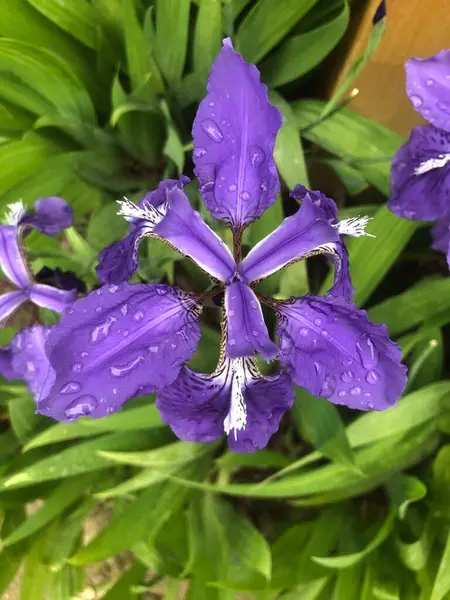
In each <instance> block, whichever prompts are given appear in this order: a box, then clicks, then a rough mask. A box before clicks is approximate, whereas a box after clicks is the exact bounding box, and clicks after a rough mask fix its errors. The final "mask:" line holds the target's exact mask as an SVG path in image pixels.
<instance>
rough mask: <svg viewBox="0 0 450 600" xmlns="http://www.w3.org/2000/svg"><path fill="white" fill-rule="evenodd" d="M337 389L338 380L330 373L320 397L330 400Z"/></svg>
mask: <svg viewBox="0 0 450 600" xmlns="http://www.w3.org/2000/svg"><path fill="white" fill-rule="evenodd" d="M335 389H336V378H335V377H334V375H332V374H331V373H328V375H326V377H325V381H324V382H323V386H322V391H321V392H320V395H321V396H323V397H324V398H329V397H330V396H332V395H333V393H334V390H335Z"/></svg>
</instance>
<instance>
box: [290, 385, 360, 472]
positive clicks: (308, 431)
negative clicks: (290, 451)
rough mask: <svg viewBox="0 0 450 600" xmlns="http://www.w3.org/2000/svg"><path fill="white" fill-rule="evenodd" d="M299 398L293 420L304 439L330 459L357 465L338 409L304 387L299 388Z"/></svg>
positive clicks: (296, 392) (297, 397) (297, 393)
mask: <svg viewBox="0 0 450 600" xmlns="http://www.w3.org/2000/svg"><path fill="white" fill-rule="evenodd" d="M295 395H296V398H295V404H294V408H293V417H294V422H295V424H296V425H297V427H298V428H299V430H300V433H301V436H302V438H303V439H305V440H306V441H307V442H309V443H310V444H311V445H312V446H314V448H315V449H316V450H318V451H319V452H320V453H321V454H323V455H324V456H326V457H327V458H331V459H332V460H334V461H336V462H337V463H341V464H344V465H347V466H348V465H350V466H352V465H354V456H353V452H352V449H351V447H350V444H349V441H348V438H347V435H346V431H345V428H344V425H343V423H342V420H341V417H340V415H339V411H338V409H337V408H336V406H334V404H331V402H328V400H325V398H316V397H314V396H312V395H311V394H310V393H308V392H307V391H306V390H304V389H302V388H296V390H295Z"/></svg>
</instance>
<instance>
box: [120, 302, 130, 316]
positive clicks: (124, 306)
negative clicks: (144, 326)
mask: <svg viewBox="0 0 450 600" xmlns="http://www.w3.org/2000/svg"><path fill="white" fill-rule="evenodd" d="M120 312H121V313H122V314H123V316H124V317H126V316H127V313H128V304H123V305H122V306H121V307H120Z"/></svg>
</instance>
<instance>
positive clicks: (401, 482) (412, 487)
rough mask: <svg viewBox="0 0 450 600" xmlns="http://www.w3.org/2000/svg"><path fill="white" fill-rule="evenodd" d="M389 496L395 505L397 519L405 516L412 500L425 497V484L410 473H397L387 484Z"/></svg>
mask: <svg viewBox="0 0 450 600" xmlns="http://www.w3.org/2000/svg"><path fill="white" fill-rule="evenodd" d="M387 488H388V492H389V497H390V499H391V502H392V503H393V505H394V506H395V507H396V509H397V512H398V517H399V519H404V518H405V517H406V511H407V510H408V507H409V505H410V504H412V503H413V502H418V501H419V500H422V499H423V498H425V496H426V494H427V488H426V486H425V485H424V484H423V483H422V482H421V481H420V479H418V478H417V477H413V476H412V475H403V474H401V475H397V476H396V477H393V478H392V479H391V481H389V482H388V484H387Z"/></svg>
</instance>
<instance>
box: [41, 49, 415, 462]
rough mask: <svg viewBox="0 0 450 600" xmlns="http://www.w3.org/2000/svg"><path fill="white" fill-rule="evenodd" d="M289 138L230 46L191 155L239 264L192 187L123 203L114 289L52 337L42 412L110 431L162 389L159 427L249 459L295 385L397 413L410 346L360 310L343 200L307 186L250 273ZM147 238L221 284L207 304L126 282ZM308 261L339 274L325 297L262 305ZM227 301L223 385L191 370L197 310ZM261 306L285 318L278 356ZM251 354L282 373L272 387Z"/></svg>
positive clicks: (109, 277) (73, 314)
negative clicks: (277, 149)
mask: <svg viewBox="0 0 450 600" xmlns="http://www.w3.org/2000/svg"><path fill="white" fill-rule="evenodd" d="M280 126H281V115H280V113H279V112H278V110H277V109H276V108H275V107H274V106H272V105H271V104H270V103H269V101H268V97H267V88H266V87H265V86H264V85H263V84H262V83H261V82H260V78H259V72H258V71H257V69H256V67H254V66H253V65H250V64H247V63H246V62H245V61H244V60H243V59H242V57H241V56H240V54H238V53H237V52H235V51H234V49H233V46H232V44H231V41H230V40H225V41H224V45H223V48H222V50H221V52H220V54H219V56H218V58H217V59H216V61H215V63H214V65H213V67H212V70H211V73H210V76H209V82H208V93H207V96H206V98H205V99H204V100H203V101H202V102H201V104H200V107H199V109H198V112H197V115H196V118H195V121H194V125H193V138H194V152H193V156H194V163H195V173H196V175H197V178H198V181H199V189H200V193H201V195H202V198H203V200H204V202H205V205H206V208H207V209H208V210H209V211H210V213H211V215H212V217H213V218H215V219H218V220H221V221H223V222H224V223H226V224H227V225H228V226H229V227H230V228H231V229H232V231H233V238H234V246H235V247H234V253H232V252H231V251H230V250H229V248H228V247H227V246H226V245H225V243H224V242H223V240H221V239H220V237H219V236H218V235H217V234H216V233H215V232H214V231H213V230H212V229H211V228H210V227H209V226H208V225H207V223H206V222H205V221H203V219H202V218H201V216H200V214H199V213H198V212H196V211H195V210H193V208H192V207H191V205H190V202H189V200H188V198H187V196H186V194H185V192H184V190H183V185H184V183H186V178H181V179H180V180H167V181H163V182H162V183H160V185H159V186H158V189H157V190H155V191H153V192H150V193H149V194H147V195H146V196H145V197H144V198H143V199H142V200H141V201H140V202H139V204H134V203H132V202H130V201H129V200H124V201H121V202H120V210H119V214H121V215H122V216H123V217H124V218H125V219H126V220H128V221H129V223H130V229H129V234H128V236H127V237H126V238H125V239H123V240H121V241H119V242H117V243H115V244H112V245H111V246H109V247H108V248H105V249H104V250H103V251H102V252H101V254H100V257H99V266H98V269H97V272H98V275H99V278H100V280H101V281H102V283H103V284H104V285H103V286H102V287H101V288H100V289H98V290H95V291H93V292H91V293H90V294H88V296H86V297H85V298H81V299H79V300H77V301H76V302H75V303H74V304H73V305H72V307H71V308H70V309H69V310H67V311H66V312H65V313H64V314H63V316H62V318H61V321H60V323H59V324H58V325H56V326H54V327H52V329H51V331H50V333H49V334H48V341H47V345H46V352H47V356H48V360H49V362H50V365H51V367H50V369H49V372H50V376H49V380H50V383H47V382H46V383H45V389H44V390H43V391H42V393H41V395H40V397H39V400H38V411H39V412H41V413H42V414H44V415H47V416H49V417H52V418H54V419H57V420H60V421H73V420H75V419H77V418H78V417H81V416H83V415H89V416H91V417H93V418H99V417H104V416H106V415H108V414H111V413H113V412H115V411H117V410H119V409H120V408H121V407H122V406H123V405H124V404H125V403H126V402H127V401H128V400H130V399H131V398H133V397H135V396H140V395H144V394H150V393H153V392H156V405H157V407H158V409H159V411H160V414H161V417H162V419H163V420H164V421H165V422H166V423H168V424H169V425H170V427H171V428H172V430H173V431H174V432H175V434H176V435H177V436H178V437H179V438H180V439H183V440H187V441H193V442H196V441H197V442H209V441H213V440H216V439H218V438H220V437H221V436H222V435H223V434H224V433H225V434H226V435H227V436H228V443H229V445H230V447H231V448H232V449H233V450H235V451H238V452H253V451H255V450H258V449H260V448H263V447H265V446H266V445H267V443H268V441H269V439H270V437H271V436H272V435H273V434H274V433H275V432H276V431H277V430H278V427H279V424H280V420H281V418H282V416H283V415H284V413H285V412H286V411H287V410H288V409H289V408H290V407H291V406H292V403H293V401H294V390H293V383H294V382H295V383H296V384H297V385H301V386H302V387H305V388H306V389H308V390H309V391H310V392H311V393H313V394H315V395H317V396H323V397H326V398H328V400H329V401H331V402H333V403H336V404H344V405H347V406H349V407H351V408H357V409H360V410H372V409H374V410H384V409H385V408H388V407H391V406H394V405H395V403H396V401H397V400H398V398H399V397H400V396H401V394H402V391H403V389H404V386H405V383H406V367H404V366H403V365H402V364H401V362H400V359H401V353H400V349H399V347H398V346H397V345H396V344H394V343H393V342H391V340H390V339H389V337H388V333H387V330H386V328H385V327H384V326H382V325H374V324H372V323H371V322H370V321H369V320H368V318H367V315H366V313H365V312H364V311H361V310H359V309H358V308H357V307H356V306H355V305H354V304H353V303H352V297H353V287H352V284H351V280H350V275H349V261H348V253H347V249H346V247H345V242H344V238H345V236H354V237H359V236H361V235H368V234H366V232H365V226H366V225H367V221H368V219H367V218H362V219H359V218H357V219H347V220H345V221H338V219H337V208H336V205H335V203H334V202H333V200H331V199H329V198H327V197H326V196H324V195H323V194H321V193H320V192H310V191H308V190H307V189H306V188H304V187H303V186H297V187H296V188H295V189H294V190H293V192H292V195H293V196H294V197H295V198H296V199H297V200H298V202H299V204H300V208H299V210H298V211H297V212H296V213H295V214H294V215H292V216H290V217H287V218H286V219H284V221H283V222H282V224H281V225H280V226H279V227H277V228H276V229H275V230H274V231H273V232H272V233H271V234H269V235H268V236H267V237H266V238H265V239H263V240H262V241H261V242H259V243H258V244H256V246H254V247H253V248H252V249H251V250H250V252H249V253H248V254H247V256H245V257H244V259H243V260H241V248H240V239H241V233H242V230H243V228H244V227H246V226H247V225H248V224H250V223H251V222H252V221H254V220H256V219H258V218H259V217H260V216H261V215H262V213H263V212H264V211H265V210H266V209H267V208H268V207H269V206H270V205H271V204H272V203H273V202H275V201H276V195H277V193H278V191H279V189H280V183H279V178H278V173H277V170H276V167H275V163H274V159H273V150H274V144H275V139H276V136H277V132H278V130H279V128H280ZM144 237H153V238H155V239H159V240H161V241H162V242H165V243H167V244H169V245H170V246H171V247H172V248H175V249H176V250H178V251H179V252H180V253H181V254H182V255H183V256H187V257H190V258H191V259H192V260H194V261H195V262H196V263H197V264H198V265H199V266H200V267H201V268H202V269H203V270H204V271H205V272H207V273H208V274H209V275H210V277H211V279H212V280H213V282H214V285H213V286H212V288H210V289H209V290H208V291H206V292H204V293H203V294H201V295H200V296H196V295H194V294H191V293H187V292H184V291H183V290H181V289H180V288H178V287H176V286H169V285H165V284H141V283H134V284H130V283H128V279H129V278H130V277H131V275H132V274H133V273H135V272H136V271H137V269H138V266H139V265H138V251H139V244H140V242H141V240H142V239H143V238H144ZM313 254H324V255H325V256H327V257H328V258H329V259H330V260H331V261H332V262H333V264H334V268H335V278H334V284H333V286H332V288H331V289H330V290H329V292H328V294H327V295H326V296H325V297H315V296H311V295H308V296H305V297H303V298H291V299H289V300H285V301H280V300H275V299H272V298H267V297H264V296H259V295H258V294H257V291H255V288H256V286H257V283H258V282H259V281H261V280H262V279H264V278H266V277H268V276H269V275H271V274H272V273H275V272H276V271H278V270H279V269H282V268H283V267H285V266H287V265H289V264H292V263H293V262H295V261H297V260H302V259H304V258H306V257H308V256H309V255H313ZM219 294H224V302H223V307H222V317H223V318H222V341H221V356H220V359H219V364H218V366H217V368H216V370H215V371H214V373H212V374H206V373H197V372H195V371H193V370H192V369H191V368H190V367H189V366H187V364H186V363H187V362H188V361H189V360H190V359H191V358H192V357H193V355H194V354H195V352H196V350H197V347H198V343H199V340H200V336H201V332H200V326H199V318H200V315H201V312H202V303H203V301H204V300H205V299H206V298H212V297H214V296H217V295H219ZM261 303H264V304H265V305H266V306H267V307H268V308H269V309H273V310H274V311H275V314H276V317H277V322H278V328H277V335H278V339H279V345H278V346H277V345H276V344H275V342H273V341H272V339H271V337H270V335H269V332H268V329H267V326H266V324H265V321H264V316H263V312H262V308H261ZM256 353H259V354H260V355H261V357H262V358H263V359H265V360H266V361H272V360H274V359H278V360H279V362H280V363H281V367H280V368H279V369H278V370H277V372H275V373H272V374H270V375H268V376H263V375H262V374H261V372H260V371H259V368H258V365H257V362H256V357H255V354H256Z"/></svg>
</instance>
